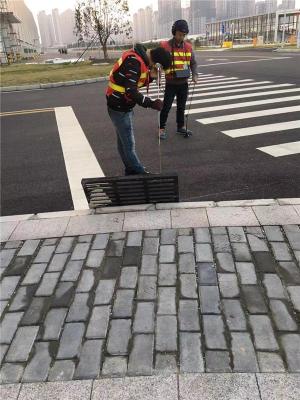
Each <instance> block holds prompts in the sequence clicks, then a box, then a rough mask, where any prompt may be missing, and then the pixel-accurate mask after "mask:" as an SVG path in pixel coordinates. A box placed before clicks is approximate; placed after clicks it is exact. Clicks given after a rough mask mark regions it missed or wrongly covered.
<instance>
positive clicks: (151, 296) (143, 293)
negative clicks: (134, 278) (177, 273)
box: [137, 276, 157, 300]
mask: <svg viewBox="0 0 300 400" xmlns="http://www.w3.org/2000/svg"><path fill="white" fill-rule="evenodd" d="M156 283H157V277H156V276H140V278H139V283H138V293H137V298H138V300H155V299H156Z"/></svg>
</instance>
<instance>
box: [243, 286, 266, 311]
mask: <svg viewBox="0 0 300 400" xmlns="http://www.w3.org/2000/svg"><path fill="white" fill-rule="evenodd" d="M242 293H243V296H244V299H245V303H246V307H247V310H248V311H249V312H250V313H252V314H265V313H267V312H268V308H267V306H266V303H265V300H264V297H263V294H262V289H261V288H260V287H259V286H256V285H243V287H242Z"/></svg>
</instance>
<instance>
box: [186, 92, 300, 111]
mask: <svg viewBox="0 0 300 400" xmlns="http://www.w3.org/2000/svg"><path fill="white" fill-rule="evenodd" d="M296 100H300V96H286V97H277V98H275V99H266V100H255V101H245V102H242V103H233V104H222V105H221V106H211V107H201V108H192V109H191V110H190V111H189V114H201V113H205V112H211V111H223V110H230V109H233V108H243V107H252V106H260V105H263V104H274V103H284V102H288V101H296Z"/></svg>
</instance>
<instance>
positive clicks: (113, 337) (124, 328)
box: [107, 319, 131, 356]
mask: <svg viewBox="0 0 300 400" xmlns="http://www.w3.org/2000/svg"><path fill="white" fill-rule="evenodd" d="M130 328H131V320H130V319H115V320H112V321H111V326H110V330H109V334H108V340H107V352H108V353H109V354H111V355H116V356H121V355H126V354H128V342H129V339H130Z"/></svg>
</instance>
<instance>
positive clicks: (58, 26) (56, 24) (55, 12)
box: [52, 8, 63, 46]
mask: <svg viewBox="0 0 300 400" xmlns="http://www.w3.org/2000/svg"><path fill="white" fill-rule="evenodd" d="M52 20H53V26H54V33H55V42H56V44H57V45H58V46H61V45H62V44H63V39H62V34H61V24H60V15H59V12H58V8H54V9H53V10H52Z"/></svg>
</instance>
